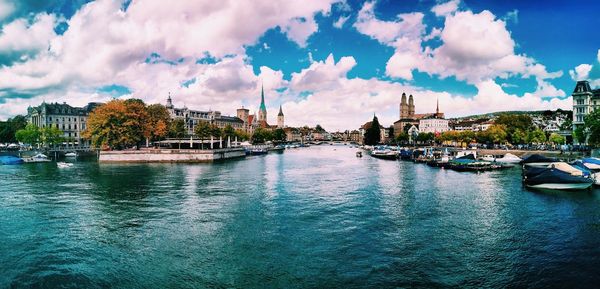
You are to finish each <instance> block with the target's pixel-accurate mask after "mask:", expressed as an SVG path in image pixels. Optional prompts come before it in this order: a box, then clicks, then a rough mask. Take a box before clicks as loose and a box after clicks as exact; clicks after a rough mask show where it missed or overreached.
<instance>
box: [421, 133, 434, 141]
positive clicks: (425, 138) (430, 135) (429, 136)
mask: <svg viewBox="0 0 600 289" xmlns="http://www.w3.org/2000/svg"><path fill="white" fill-rule="evenodd" d="M433 140H435V135H434V134H433V133H432V132H424V133H420V134H419V135H418V136H417V141H419V142H421V143H431V142H432V141H433Z"/></svg>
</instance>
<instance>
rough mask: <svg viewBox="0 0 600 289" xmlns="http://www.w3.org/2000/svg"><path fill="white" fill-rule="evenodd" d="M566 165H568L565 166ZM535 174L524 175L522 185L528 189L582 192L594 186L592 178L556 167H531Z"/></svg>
mask: <svg viewBox="0 0 600 289" xmlns="http://www.w3.org/2000/svg"><path fill="white" fill-rule="evenodd" d="M567 165H568V164H567ZM532 170H534V171H536V172H535V173H530V174H525V176H524V177H523V183H524V184H525V186H527V187H529V188H535V189H551V190H583V189H588V188H589V187H591V186H592V185H593V184H594V180H593V179H592V178H588V177H584V176H578V175H573V174H572V173H569V172H565V171H563V170H561V169H558V168H557V167H550V168H540V167H532Z"/></svg>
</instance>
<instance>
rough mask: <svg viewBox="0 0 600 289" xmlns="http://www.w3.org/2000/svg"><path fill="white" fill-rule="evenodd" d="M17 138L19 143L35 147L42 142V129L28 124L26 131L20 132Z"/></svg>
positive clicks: (17, 133) (21, 130)
mask: <svg viewBox="0 0 600 289" xmlns="http://www.w3.org/2000/svg"><path fill="white" fill-rule="evenodd" d="M15 136H16V139H17V140H18V141H19V142H22V143H26V144H30V145H32V146H35V145H37V144H38V143H39V141H40V129H39V128H38V127H37V126H35V125H33V124H28V125H27V126H25V128H24V129H20V130H18V131H17V132H16V133H15Z"/></svg>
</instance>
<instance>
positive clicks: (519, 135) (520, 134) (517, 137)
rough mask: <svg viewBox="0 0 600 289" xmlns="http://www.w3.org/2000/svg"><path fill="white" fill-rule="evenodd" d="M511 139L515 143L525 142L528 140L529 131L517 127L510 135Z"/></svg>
mask: <svg viewBox="0 0 600 289" xmlns="http://www.w3.org/2000/svg"><path fill="white" fill-rule="evenodd" d="M510 139H511V140H512V143H513V144H524V143H526V142H527V132H525V131H523V130H521V129H516V130H515V131H514V132H513V133H512V134H511V135H510Z"/></svg>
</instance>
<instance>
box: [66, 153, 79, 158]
mask: <svg viewBox="0 0 600 289" xmlns="http://www.w3.org/2000/svg"><path fill="white" fill-rule="evenodd" d="M65 157H67V158H76V157H77V153H76V152H68V153H66V154H65Z"/></svg>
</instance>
